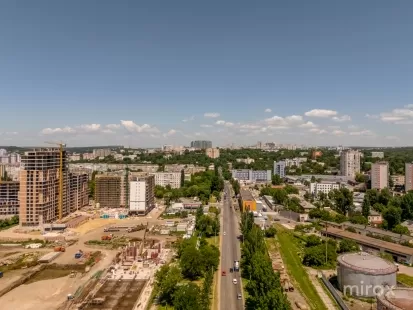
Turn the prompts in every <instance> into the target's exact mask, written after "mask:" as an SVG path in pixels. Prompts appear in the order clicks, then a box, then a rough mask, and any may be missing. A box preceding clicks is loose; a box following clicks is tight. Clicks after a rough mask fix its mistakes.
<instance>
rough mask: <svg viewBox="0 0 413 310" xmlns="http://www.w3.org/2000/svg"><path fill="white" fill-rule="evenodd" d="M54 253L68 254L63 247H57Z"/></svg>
mask: <svg viewBox="0 0 413 310" xmlns="http://www.w3.org/2000/svg"><path fill="white" fill-rule="evenodd" d="M54 251H55V252H66V249H65V247H63V246H57V247H55V248H54Z"/></svg>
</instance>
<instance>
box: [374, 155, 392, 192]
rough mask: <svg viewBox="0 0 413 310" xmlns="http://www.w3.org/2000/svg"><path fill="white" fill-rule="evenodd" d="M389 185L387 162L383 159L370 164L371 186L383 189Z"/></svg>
mask: <svg viewBox="0 0 413 310" xmlns="http://www.w3.org/2000/svg"><path fill="white" fill-rule="evenodd" d="M388 186H389V164H388V163H387V162H384V161H380V162H376V163H374V164H372V165H371V188H373V189H379V190H380V189H383V188H385V187H388Z"/></svg>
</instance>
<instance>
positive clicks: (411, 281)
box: [397, 273, 413, 287]
mask: <svg viewBox="0 0 413 310" xmlns="http://www.w3.org/2000/svg"><path fill="white" fill-rule="evenodd" d="M397 281H398V282H400V283H402V284H404V285H406V286H408V287H413V277H411V276H408V275H407V274H404V273H398V274H397Z"/></svg>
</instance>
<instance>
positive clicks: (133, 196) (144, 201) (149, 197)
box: [129, 175, 155, 215]
mask: <svg viewBox="0 0 413 310" xmlns="http://www.w3.org/2000/svg"><path fill="white" fill-rule="evenodd" d="M133 179H134V180H133V181H130V183H129V184H130V186H129V211H130V212H131V213H135V214H138V215H146V214H148V212H149V211H151V210H152V209H153V208H154V207H155V177H154V176H153V175H142V176H137V177H133Z"/></svg>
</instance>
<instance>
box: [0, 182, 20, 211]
mask: <svg viewBox="0 0 413 310" xmlns="http://www.w3.org/2000/svg"><path fill="white" fill-rule="evenodd" d="M19 187H20V182H17V181H0V216H13V215H18V214H19Z"/></svg>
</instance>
